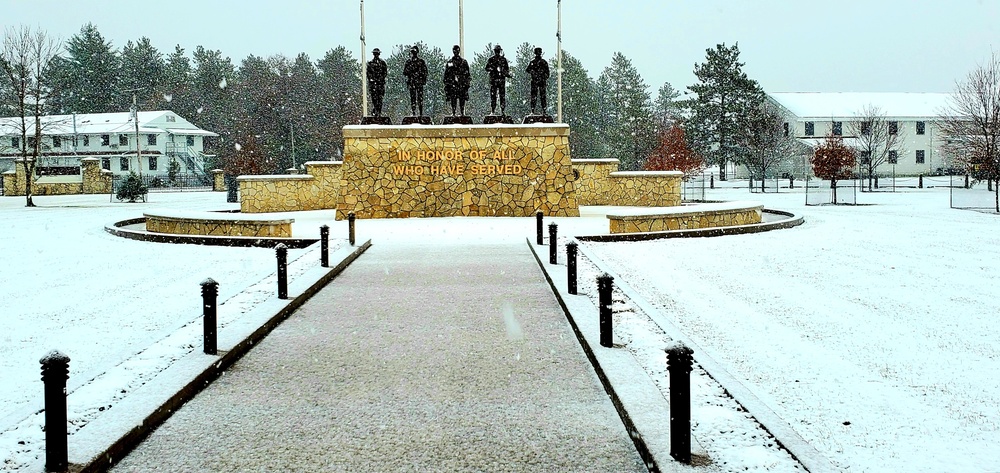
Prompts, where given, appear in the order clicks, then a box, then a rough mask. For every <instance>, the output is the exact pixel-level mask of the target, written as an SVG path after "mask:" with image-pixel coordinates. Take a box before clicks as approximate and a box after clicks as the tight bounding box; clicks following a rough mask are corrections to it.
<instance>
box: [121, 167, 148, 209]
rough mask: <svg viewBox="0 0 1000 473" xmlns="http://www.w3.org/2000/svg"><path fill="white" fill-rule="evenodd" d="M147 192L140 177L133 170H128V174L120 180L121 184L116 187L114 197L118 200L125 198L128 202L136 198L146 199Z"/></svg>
mask: <svg viewBox="0 0 1000 473" xmlns="http://www.w3.org/2000/svg"><path fill="white" fill-rule="evenodd" d="M148 192H149V188H148V187H146V185H145V184H143V183H142V179H141V178H139V175H138V174H136V173H135V172H134V171H133V172H129V173H128V176H126V177H125V180H124V181H123V182H122V184H121V186H119V187H118V192H117V193H116V194H115V197H116V198H117V199H118V200H127V201H129V202H135V201H136V199H142V200H146V194H147V193H148Z"/></svg>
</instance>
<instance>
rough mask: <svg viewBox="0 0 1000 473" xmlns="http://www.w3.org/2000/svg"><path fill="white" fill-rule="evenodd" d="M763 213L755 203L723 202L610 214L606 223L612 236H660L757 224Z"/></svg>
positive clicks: (760, 206)
mask: <svg viewBox="0 0 1000 473" xmlns="http://www.w3.org/2000/svg"><path fill="white" fill-rule="evenodd" d="M763 212H764V206H763V205H761V204H759V203H757V202H725V203H719V204H698V205H691V206H682V207H673V208H668V209H649V210H640V211H636V212H630V213H623V214H616V215H611V214H609V215H608V221H609V223H610V229H611V233H638V232H662V231H667V230H691V229H696V228H715V227H731V226H735V225H749V224H754V223H760V222H761V219H762V217H763Z"/></svg>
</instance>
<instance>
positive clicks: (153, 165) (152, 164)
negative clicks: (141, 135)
mask: <svg viewBox="0 0 1000 473" xmlns="http://www.w3.org/2000/svg"><path fill="white" fill-rule="evenodd" d="M150 136H153V135H150ZM149 170H150V171H155V170H156V156H150V157H149Z"/></svg>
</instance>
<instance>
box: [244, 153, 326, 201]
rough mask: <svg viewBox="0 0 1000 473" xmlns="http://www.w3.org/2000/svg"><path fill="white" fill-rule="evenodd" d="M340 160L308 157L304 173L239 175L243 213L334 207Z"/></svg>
mask: <svg viewBox="0 0 1000 473" xmlns="http://www.w3.org/2000/svg"><path fill="white" fill-rule="evenodd" d="M342 164H343V163H342V162H340V161H310V162H307V163H306V174H296V175H292V174H280V175H267V176H240V177H238V178H237V179H236V180H237V181H238V182H239V184H240V211H241V212H243V213H266V212H294V211H300V210H324V209H335V208H337V198H338V196H339V193H338V189H339V188H340V180H341V177H340V169H341V165H342Z"/></svg>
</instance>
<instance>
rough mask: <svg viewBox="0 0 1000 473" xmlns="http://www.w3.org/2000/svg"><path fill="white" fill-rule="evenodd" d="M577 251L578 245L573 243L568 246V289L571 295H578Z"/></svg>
mask: <svg viewBox="0 0 1000 473" xmlns="http://www.w3.org/2000/svg"><path fill="white" fill-rule="evenodd" d="M576 251H577V244H576V242H575V241H571V242H569V243H567V244H566V281H567V285H568V286H569V287H567V288H566V290H567V291H569V293H570V294H576Z"/></svg>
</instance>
